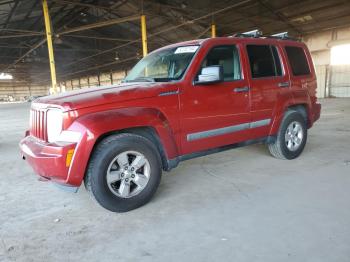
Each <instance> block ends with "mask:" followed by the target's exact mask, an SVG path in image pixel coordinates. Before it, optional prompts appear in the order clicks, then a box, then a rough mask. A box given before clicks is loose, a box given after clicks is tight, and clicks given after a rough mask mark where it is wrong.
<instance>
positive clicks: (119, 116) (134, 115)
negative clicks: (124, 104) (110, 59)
mask: <svg viewBox="0 0 350 262" xmlns="http://www.w3.org/2000/svg"><path fill="white" fill-rule="evenodd" d="M137 127H152V128H153V129H154V130H155V131H156V132H157V134H158V136H159V139H160V141H161V143H162V145H163V149H164V152H165V154H166V157H167V158H168V159H172V158H175V157H176V156H178V152H179V151H178V147H177V145H176V142H175V136H174V134H173V132H172V130H173V129H172V128H171V125H170V123H169V121H168V120H167V118H166V117H165V115H164V114H163V113H162V112H160V111H159V110H157V109H154V108H142V107H138V108H122V109H113V110H108V111H103V112H96V113H90V114H86V115H83V116H81V117H79V118H78V119H76V120H75V121H74V122H73V123H72V124H71V126H70V127H69V128H68V130H71V131H77V132H79V133H81V134H82V137H81V140H80V142H79V143H78V144H77V147H76V150H75V153H74V156H73V160H72V165H71V167H70V170H69V174H68V178H67V181H66V182H67V184H71V185H80V184H81V182H82V180H83V178H84V175H85V169H86V167H87V164H88V161H89V158H90V155H91V152H92V150H93V148H94V146H95V144H96V142H97V141H98V139H99V138H101V137H102V136H104V135H105V134H108V133H111V132H115V131H120V130H123V129H128V128H137Z"/></svg>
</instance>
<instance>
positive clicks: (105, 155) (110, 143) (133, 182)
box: [85, 134, 162, 212]
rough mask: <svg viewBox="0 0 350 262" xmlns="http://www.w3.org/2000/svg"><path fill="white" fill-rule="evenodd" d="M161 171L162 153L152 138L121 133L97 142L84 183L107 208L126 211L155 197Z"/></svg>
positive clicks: (114, 210)
mask: <svg viewBox="0 0 350 262" xmlns="http://www.w3.org/2000/svg"><path fill="white" fill-rule="evenodd" d="M161 173H162V171H161V160H160V156H159V153H158V151H157V149H156V147H155V146H154V144H153V143H152V142H151V141H149V140H148V139H147V138H144V137H142V136H139V135H134V134H119V135H114V136H110V137H108V138H106V139H104V140H103V141H101V143H100V144H98V146H97V148H96V150H95V151H94V153H93V155H92V157H91V160H90V163H89V168H88V172H87V174H86V177H85V184H86V187H87V189H88V190H89V191H90V192H91V193H92V195H93V196H94V198H95V199H96V200H97V202H98V203H99V204H100V205H102V206H103V207H104V208H106V209H108V210H110V211H113V212H126V211H130V210H132V209H135V208H138V207H140V206H142V205H144V204H146V203H147V202H148V201H149V200H150V199H151V198H152V196H153V195H154V193H155V191H156V190H157V187H158V185H159V183H160V178H161Z"/></svg>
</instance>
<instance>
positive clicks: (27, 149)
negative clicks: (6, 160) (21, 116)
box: [19, 136, 76, 187]
mask: <svg viewBox="0 0 350 262" xmlns="http://www.w3.org/2000/svg"><path fill="white" fill-rule="evenodd" d="M19 146H20V149H21V153H22V156H23V158H24V159H25V160H27V162H28V163H29V164H30V166H31V167H32V168H33V169H34V171H35V173H37V174H38V175H39V176H41V177H44V178H46V179H49V180H51V181H53V182H56V183H58V184H61V185H65V186H71V187H76V185H70V184H69V181H68V177H69V172H70V165H69V166H67V165H66V159H67V154H68V151H69V150H75V148H76V144H54V143H47V142H44V141H41V140H38V139H36V138H35V137H32V136H26V137H25V138H23V139H22V140H21V142H20V143H19Z"/></svg>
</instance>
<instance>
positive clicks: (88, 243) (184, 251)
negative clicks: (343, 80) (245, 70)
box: [0, 99, 350, 262]
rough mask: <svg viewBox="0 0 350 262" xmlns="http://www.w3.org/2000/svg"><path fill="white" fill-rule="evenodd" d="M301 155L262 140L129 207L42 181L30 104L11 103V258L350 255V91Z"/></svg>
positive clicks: (6, 137) (5, 133)
mask: <svg viewBox="0 0 350 262" xmlns="http://www.w3.org/2000/svg"><path fill="white" fill-rule="evenodd" d="M321 102H322V104H323V112H322V118H321V120H320V121H319V122H318V123H317V124H316V125H315V127H314V128H312V129H311V130H310V132H309V140H308V143H307V146H306V148H305V151H304V153H303V154H302V155H301V157H300V158H298V159H296V160H293V161H283V160H277V159H274V158H273V157H271V156H270V155H269V153H268V151H267V149H266V147H265V146H264V145H254V146H249V147H246V148H241V149H235V150H231V151H227V152H224V153H220V154H216V155H211V156H207V157H202V158H198V159H195V160H190V161H187V162H184V163H182V164H181V165H180V166H179V167H178V168H177V169H175V170H173V171H172V172H170V173H168V174H165V175H164V176H163V179H162V183H161V185H160V187H159V189H158V192H157V194H156V196H155V197H154V199H153V200H152V201H151V203H149V204H148V205H146V206H144V207H142V208H140V209H137V210H135V211H132V212H129V213H125V214H114V213H110V212H108V211H106V210H104V209H102V208H100V207H99V206H98V205H97V204H96V203H95V202H93V201H92V200H91V199H90V197H89V195H88V194H87V193H86V191H85V189H84V187H82V188H81V189H80V191H79V193H78V194H72V193H67V192H63V191H60V190H59V189H57V188H55V187H53V186H52V185H51V184H50V183H44V182H39V181H38V180H37V177H36V176H35V175H34V173H33V172H32V170H31V169H30V167H29V166H28V165H27V164H26V163H25V162H24V161H22V160H21V159H20V155H19V150H18V146H17V144H18V141H19V140H20V138H21V137H22V135H23V132H24V130H25V128H26V127H27V124H28V108H29V104H11V105H0V156H1V157H0V178H1V179H0V212H1V215H0V261H25V262H29V261H45V262H48V261H78V260H79V261H99V262H100V261H140V260H141V261H211V262H212V261H235V262H240V261H247V262H252V261H264V262H267V261H268V262H273V261H276V262H281V261H292V262H295V261H308V262H313V261H317V262H318V261H326V262H332V261H334V262H335V261H336V262H342V261H344V262H348V261H350V99H329V100H322V101H321Z"/></svg>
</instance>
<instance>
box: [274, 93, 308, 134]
mask: <svg viewBox="0 0 350 262" xmlns="http://www.w3.org/2000/svg"><path fill="white" fill-rule="evenodd" d="M300 91H303V92H305V93H304V94H301V92H300ZM310 103H311V102H310V97H309V95H308V93H307V90H298V94H297V95H295V94H294V92H293V98H289V99H285V100H283V101H282V102H280V103H278V104H276V107H275V110H274V114H273V115H274V116H275V117H274V119H273V122H272V125H271V129H270V134H269V135H270V136H275V135H277V133H278V129H279V127H280V125H281V122H282V120H283V117H284V114H285V112H287V110H289V109H293V108H295V109H296V111H298V108H297V107H298V106H304V107H305V109H306V113H307V122H308V127H310V118H309V116H310ZM303 116H304V115H303Z"/></svg>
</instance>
